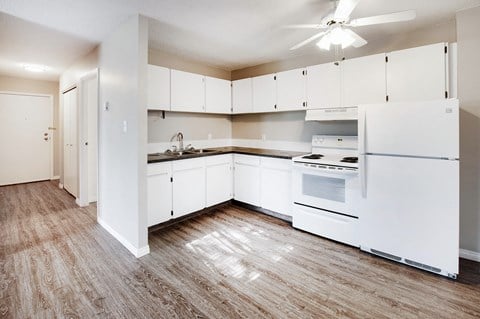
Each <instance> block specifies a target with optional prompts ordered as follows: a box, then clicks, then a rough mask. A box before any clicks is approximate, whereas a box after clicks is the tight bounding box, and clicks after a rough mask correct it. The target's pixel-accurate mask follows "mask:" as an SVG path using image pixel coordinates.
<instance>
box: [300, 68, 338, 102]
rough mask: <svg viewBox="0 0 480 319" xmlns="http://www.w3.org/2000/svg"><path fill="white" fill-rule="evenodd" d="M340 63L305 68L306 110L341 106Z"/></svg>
mask: <svg viewBox="0 0 480 319" xmlns="http://www.w3.org/2000/svg"><path fill="white" fill-rule="evenodd" d="M341 95H342V94H341V66H340V63H338V62H335V63H333V62H332V63H325V64H319V65H314V66H310V67H307V108H309V109H312V108H313V109H315V108H320V107H336V106H341Z"/></svg>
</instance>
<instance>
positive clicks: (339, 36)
mask: <svg viewBox="0 0 480 319" xmlns="http://www.w3.org/2000/svg"><path fill="white" fill-rule="evenodd" d="M330 41H331V42H332V43H333V44H336V45H342V47H344V46H345V47H346V46H349V45H351V44H352V43H353V41H355V39H354V38H353V37H352V36H351V35H350V34H349V33H348V32H346V31H345V29H344V28H343V27H337V28H335V29H333V30H332V32H331V33H330Z"/></svg>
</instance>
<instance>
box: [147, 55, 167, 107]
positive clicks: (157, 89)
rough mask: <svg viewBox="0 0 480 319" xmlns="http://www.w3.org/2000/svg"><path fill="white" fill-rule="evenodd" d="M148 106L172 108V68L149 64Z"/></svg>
mask: <svg viewBox="0 0 480 319" xmlns="http://www.w3.org/2000/svg"><path fill="white" fill-rule="evenodd" d="M147 75H148V78H147V107H148V109H149V110H170V69H167V68H164V67H161V66H157V65H151V64H149V65H148V73H147Z"/></svg>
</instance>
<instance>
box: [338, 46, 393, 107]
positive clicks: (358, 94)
mask: <svg viewBox="0 0 480 319" xmlns="http://www.w3.org/2000/svg"><path fill="white" fill-rule="evenodd" d="M385 76H386V75H385V54H384V53H382V54H375V55H369V56H366V57H361V58H356V59H349V60H345V61H343V62H342V104H343V105H344V106H358V105H359V104H373V103H383V102H385V99H386V94H387V93H386V90H387V88H386V79H385Z"/></svg>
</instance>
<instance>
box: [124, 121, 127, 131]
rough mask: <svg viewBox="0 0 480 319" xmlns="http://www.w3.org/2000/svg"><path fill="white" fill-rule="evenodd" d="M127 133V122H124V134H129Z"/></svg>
mask: <svg viewBox="0 0 480 319" xmlns="http://www.w3.org/2000/svg"><path fill="white" fill-rule="evenodd" d="M127 131H128V126H127V121H123V133H127Z"/></svg>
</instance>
